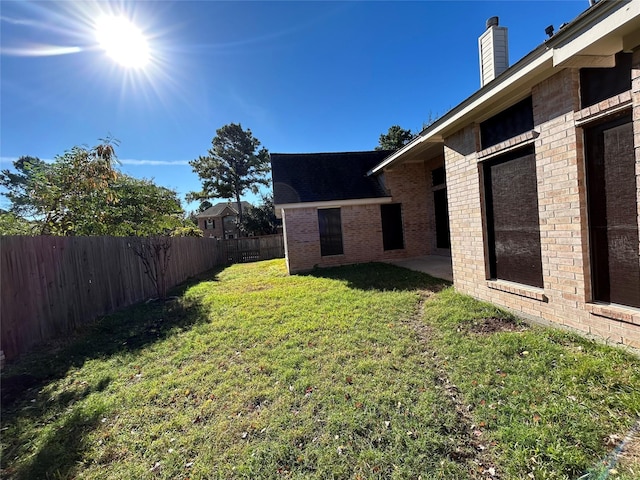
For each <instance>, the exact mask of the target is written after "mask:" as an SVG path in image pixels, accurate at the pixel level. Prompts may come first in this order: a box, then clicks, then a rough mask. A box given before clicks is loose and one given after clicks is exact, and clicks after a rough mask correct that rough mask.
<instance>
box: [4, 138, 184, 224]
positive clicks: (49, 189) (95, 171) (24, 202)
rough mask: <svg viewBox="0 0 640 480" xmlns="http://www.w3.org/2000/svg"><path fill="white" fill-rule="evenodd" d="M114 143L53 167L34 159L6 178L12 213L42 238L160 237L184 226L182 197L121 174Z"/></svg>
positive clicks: (81, 150) (76, 151)
mask: <svg viewBox="0 0 640 480" xmlns="http://www.w3.org/2000/svg"><path fill="white" fill-rule="evenodd" d="M116 162H117V158H116V154H115V147H114V143H113V142H110V141H108V140H107V141H104V142H103V143H101V144H99V145H97V146H95V147H93V148H86V147H73V148H72V149H71V150H69V151H68V152H66V153H65V154H64V155H59V156H57V157H56V158H55V160H54V161H53V163H49V164H47V163H44V162H42V161H40V160H38V159H34V158H32V157H22V158H20V159H18V160H17V161H16V162H14V168H15V173H14V172H10V171H9V170H3V171H2V172H0V185H1V186H3V187H4V189H5V192H3V193H2V194H3V195H4V196H6V197H7V198H8V199H9V200H10V201H11V208H10V210H11V213H14V214H16V215H20V216H21V217H22V218H26V219H28V220H29V221H30V222H31V223H32V224H33V225H34V226H35V227H36V232H37V233H38V234H50V235H119V236H125V235H154V234H167V233H169V232H171V231H172V230H174V229H175V228H176V227H179V226H181V225H182V223H183V221H182V215H183V212H182V208H181V206H180V201H179V199H178V197H177V194H176V192H174V191H173V190H169V189H167V188H164V187H159V186H157V185H155V184H154V183H153V182H152V181H150V180H144V179H143V180H139V179H136V178H133V177H130V176H128V175H124V174H122V173H120V172H118V170H117V169H116V168H115V164H116Z"/></svg>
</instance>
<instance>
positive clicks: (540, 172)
mask: <svg viewBox="0 0 640 480" xmlns="http://www.w3.org/2000/svg"><path fill="white" fill-rule="evenodd" d="M633 76H634V77H633V78H634V80H633V85H634V86H633V105H634V120H635V122H634V125H635V145H636V158H637V159H638V165H639V166H638V168H637V169H636V172H637V173H638V177H639V178H640V54H639V53H638V52H636V54H635V55H634V70H633ZM532 99H533V112H534V125H535V133H531V134H528V135H529V136H527V135H525V136H521V137H522V138H520V139H519V140H518V141H527V140H529V141H533V144H534V146H535V151H536V170H537V172H536V173H537V182H538V205H539V215H540V239H541V253H542V266H543V280H544V288H543V289H536V288H532V287H528V286H525V285H517V284H512V283H509V282H504V281H490V280H488V279H487V278H488V277H487V268H486V262H485V259H486V252H485V246H484V242H483V238H484V235H485V232H484V228H485V227H484V225H483V221H484V220H483V219H484V215H483V208H484V207H483V202H482V195H483V192H482V189H481V185H480V182H481V180H480V174H479V169H480V163H481V161H482V159H483V157H489V156H490V154H491V153H493V152H495V151H499V150H500V148H505V149H507V148H508V147H509V146H511V145H512V144H513V143H515V142H513V141H512V142H505V143H504V145H499V146H498V147H497V148H492V149H491V151H481V150H480V147H479V142H478V139H479V135H478V128H477V127H476V126H475V125H470V126H468V127H467V128H465V129H463V130H461V131H459V132H457V133H456V134H454V135H451V136H450V137H448V138H446V139H445V162H446V170H447V188H448V194H449V215H450V225H451V240H452V263H453V274H454V281H455V286H456V288H457V289H458V290H459V291H461V292H463V293H467V294H469V295H472V296H474V297H476V298H479V299H482V300H487V301H490V302H492V303H495V304H498V305H501V306H504V307H507V308H509V309H511V310H514V311H516V312H518V313H520V314H522V315H524V316H528V317H531V318H537V319H542V320H545V321H549V322H554V323H556V324H560V325H565V326H568V327H572V328H576V329H578V330H581V331H582V332H586V333H591V334H594V335H597V336H599V337H601V338H604V339H607V340H608V341H610V342H612V343H624V344H627V345H631V346H635V347H640V311H639V310H638V309H632V308H626V307H613V306H612V307H605V306H600V305H596V304H593V303H591V291H590V285H591V279H590V263H589V262H590V258H589V246H588V225H587V214H586V213H587V212H586V208H587V204H586V191H585V178H584V154H583V144H582V130H581V128H579V127H578V128H576V125H575V122H576V121H584V119H587V120H588V118H589V117H590V116H593V115H594V114H597V113H602V112H605V111H606V110H607V109H611V108H615V107H616V106H620V105H622V104H625V103H629V101H630V99H631V95H630V94H628V93H626V94H622V95H618V96H617V97H615V98H612V99H610V100H608V101H605V102H602V103H601V104H600V105H597V106H594V107H591V108H589V109H585V110H580V105H579V72H578V70H570V69H566V70H563V71H561V72H559V73H557V74H556V75H554V76H552V77H551V78H549V79H547V80H545V81H543V82H542V83H540V84H538V85H536V86H535V87H534V88H533V89H532ZM488 150H489V149H488ZM638 198H639V199H640V180H639V181H638ZM639 204H640V202H639ZM639 214H640V209H639ZM639 252H640V245H639Z"/></svg>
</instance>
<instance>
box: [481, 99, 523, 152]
mask: <svg viewBox="0 0 640 480" xmlns="http://www.w3.org/2000/svg"><path fill="white" fill-rule="evenodd" d="M530 130H533V103H532V100H531V97H528V98H525V99H524V100H522V101H520V102H518V103H516V104H515V105H512V106H511V107H509V108H507V109H506V110H504V111H502V112H500V113H499V114H497V115H495V116H493V117H491V118H489V119H488V120H485V121H484V122H482V123H481V124H480V141H481V143H482V148H483V149H484V148H489V147H491V146H493V145H496V144H497V143H500V142H503V141H505V140H508V139H510V138H512V137H515V136H517V135H521V134H523V133H526V132H528V131H530Z"/></svg>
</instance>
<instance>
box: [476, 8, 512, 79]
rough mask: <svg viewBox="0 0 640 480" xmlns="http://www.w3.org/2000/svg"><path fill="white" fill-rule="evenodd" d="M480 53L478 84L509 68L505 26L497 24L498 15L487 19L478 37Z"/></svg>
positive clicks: (507, 40)
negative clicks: (485, 27) (485, 26)
mask: <svg viewBox="0 0 640 480" xmlns="http://www.w3.org/2000/svg"><path fill="white" fill-rule="evenodd" d="M478 49H479V53H480V86H481V87H484V86H485V85H486V84H487V83H489V82H490V81H491V80H493V79H494V78H496V77H497V76H498V75H500V74H501V73H502V72H504V71H505V70H506V69H507V68H509V39H508V29H507V27H500V26H499V25H498V17H491V18H489V19H488V20H487V29H486V30H485V31H484V33H483V34H482V35H481V36H480V38H479V39H478Z"/></svg>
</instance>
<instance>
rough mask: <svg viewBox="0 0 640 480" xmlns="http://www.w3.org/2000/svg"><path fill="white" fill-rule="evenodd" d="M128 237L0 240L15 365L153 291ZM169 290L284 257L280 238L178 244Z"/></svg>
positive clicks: (5, 344)
mask: <svg viewBox="0 0 640 480" xmlns="http://www.w3.org/2000/svg"><path fill="white" fill-rule="evenodd" d="M134 241H136V239H134V238H126V237H52V236H41V237H0V335H1V337H0V339H1V349H2V352H3V353H4V355H5V357H6V358H7V359H8V360H10V359H12V358H15V357H17V356H18V355H19V354H21V353H25V352H27V351H29V350H30V349H32V348H33V347H34V346H35V345H37V344H38V343H41V342H42V341H44V340H48V339H50V338H52V337H55V336H58V335H62V334H65V333H68V332H69V331H71V330H73V329H74V328H76V327H78V326H80V325H81V324H82V323H84V322H88V321H91V320H93V319H95V318H96V317H98V316H100V315H105V314H108V313H111V312H114V311H116V310H118V309H121V308H124V307H127V306H130V305H133V304H135V303H138V302H140V301H143V300H145V299H147V298H151V297H154V296H155V294H156V292H155V288H154V286H153V284H152V282H151V281H150V280H149V279H148V278H147V276H146V275H145V273H144V271H145V270H144V266H143V265H142V262H141V261H140V259H139V258H138V257H137V256H136V255H135V254H134V252H133V250H132V248H131V245H132V243H133V242H134ZM170 252H171V259H170V263H169V268H168V270H167V278H166V280H167V286H168V288H172V287H174V286H176V285H178V284H180V283H182V282H184V281H185V280H187V279H188V278H189V277H192V276H194V275H197V274H199V273H202V272H205V271H207V270H210V269H212V268H214V267H216V266H219V265H230V264H232V263H239V262H252V261H258V260H269V259H272V258H280V257H283V256H284V240H283V237H282V235H269V236H265V237H250V238H241V239H230V240H216V239H209V238H189V237H175V238H172V243H171V250H170Z"/></svg>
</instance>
